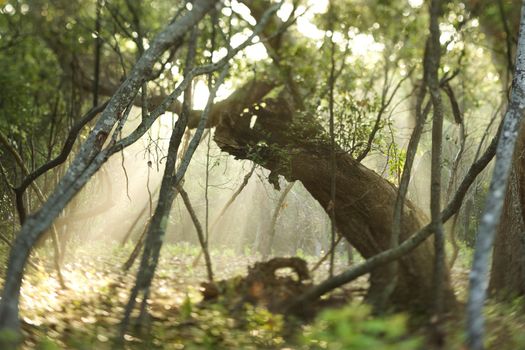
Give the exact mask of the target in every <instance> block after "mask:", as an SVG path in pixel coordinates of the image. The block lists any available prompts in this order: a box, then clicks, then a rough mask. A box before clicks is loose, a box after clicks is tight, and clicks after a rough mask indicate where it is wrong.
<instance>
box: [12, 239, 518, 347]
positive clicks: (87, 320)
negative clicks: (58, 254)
mask: <svg viewBox="0 0 525 350" xmlns="http://www.w3.org/2000/svg"><path fill="white" fill-rule="evenodd" d="M131 249H132V247H131V246H126V247H124V248H121V247H119V246H118V244H116V243H115V244H114V245H111V244H107V243H106V244H99V245H97V244H89V245H87V244H83V245H81V246H80V247H79V248H76V250H75V251H74V254H70V256H69V257H68V258H66V261H65V263H64V266H63V275H64V279H65V280H66V284H67V289H65V290H64V289H62V288H60V286H59V284H58V282H57V281H56V279H55V278H54V271H53V269H52V266H51V264H50V263H49V262H48V261H51V259H50V258H49V257H47V256H46V252H45V250H44V252H42V251H41V252H39V254H38V256H37V257H33V261H34V262H36V265H37V266H38V268H34V267H29V269H28V273H27V274H26V279H25V280H24V284H23V288H22V296H21V317H22V324H23V332H24V335H25V336H26V337H25V341H24V344H23V348H24V349H34V348H40V349H102V350H103V349H113V348H114V343H113V341H114V338H115V336H116V335H117V333H118V329H119V327H118V326H119V323H120V320H121V317H122V314H123V305H125V303H126V302H127V298H128V294H129V290H130V287H131V286H132V285H133V281H134V278H135V273H136V265H137V264H136V263H135V266H134V267H133V268H132V270H131V271H129V272H127V273H124V272H123V271H122V269H121V266H122V264H123V262H124V261H125V260H126V259H127V257H128V255H129V253H130V252H131ZM198 252H199V250H198V248H197V247H195V246H191V245H188V244H167V245H166V246H165V248H163V251H162V258H161V261H160V265H159V268H158V271H157V275H156V278H155V280H154V285H153V288H152V294H151V300H150V302H149V312H150V315H151V322H149V323H148V325H147V326H146V327H143V328H142V330H141V331H137V330H136V329H131V330H130V331H129V332H128V333H127V334H126V336H125V344H124V347H125V348H127V349H321V348H326V349H403V350H408V349H420V348H428V347H427V346H428V345H429V344H430V341H429V340H428V339H425V334H427V333H428V328H426V327H422V326H420V325H418V324H417V321H414V320H412V321H410V320H409V321H408V326H407V325H405V323H407V322H405V321H406V320H407V317H406V316H404V315H393V316H386V317H382V318H378V317H372V316H371V315H370V310H368V309H367V308H366V307H363V306H359V304H358V303H359V302H360V300H361V296H362V293H363V290H364V289H365V288H366V286H367V284H366V278H361V279H359V280H358V281H356V282H354V283H352V284H350V285H349V286H348V287H347V288H346V290H345V291H344V292H343V293H340V295H344V296H345V297H348V299H349V301H348V303H349V305H350V306H348V307H346V308H341V307H340V308H337V309H335V311H327V312H323V313H321V315H320V316H318V318H317V320H313V321H312V320H310V321H308V322H305V321H304V320H298V319H289V320H288V319H285V318H284V317H283V316H281V315H275V314H272V313H270V312H268V311H267V310H266V309H265V308H264V307H260V306H253V305H250V304H244V305H243V306H242V307H241V308H240V309H239V310H236V311H235V312H233V311H232V310H233V309H232V307H231V303H230V304H229V303H228V301H226V300H225V299H224V298H219V300H216V301H208V302H202V295H201V289H202V288H201V286H200V284H201V282H203V281H205V280H206V271H205V268H204V266H197V267H195V268H193V267H192V261H193V259H194V258H195V256H196V255H197V254H198ZM73 255H74V258H73ZM258 258H259V257H258V256H257V254H253V253H252V252H249V251H246V252H243V253H242V254H239V253H238V252H235V251H233V250H231V249H227V248H224V247H223V248H221V249H216V250H212V260H213V262H214V266H215V275H216V279H217V280H221V279H225V280H226V279H228V280H229V281H230V282H226V283H236V282H235V281H237V280H238V279H233V278H234V277H235V276H244V275H246V273H247V271H248V267H249V266H253V265H254V264H255V263H256V261H257V260H258ZM303 258H305V260H306V261H307V262H308V266H309V267H310V268H311V267H312V266H313V265H314V264H315V263H316V262H317V260H318V258H316V257H306V256H303ZM336 261H337V266H336V271H341V270H342V269H344V268H345V264H346V259H345V257H344V256H342V255H341V256H338V259H336ZM467 262H468V255H467V256H465V255H462V257H461V258H460V260H459V261H458V263H457V264H456V266H457V267H455V268H454V270H453V274H452V275H453V284H454V286H455V288H456V290H457V291H458V296H459V299H460V300H462V299H463V300H464V295H465V290H466V286H467V283H468V276H467V271H468V269H467V266H466V264H467ZM327 264H328V263H324V264H323V265H322V266H321V268H320V269H319V270H317V271H316V272H315V273H314V274H313V280H314V282H315V281H319V280H320V279H322V278H324V277H325V276H327V271H328V265H327ZM3 272H4V271H2V273H3ZM226 285H228V284H226ZM350 299H351V300H350ZM237 300H238V299H237ZM487 311H488V314H489V327H490V330H491V332H490V334H491V336H490V337H489V342H490V343H489V345H490V347H489V348H493V346H496V345H497V348H498V350H502V349H519V348H520V345H521V346H523V344H525V339H523V335H521V334H525V317H524V316H522V314H523V312H522V311H523V303H521V301H520V300H517V301H516V302H515V303H514V304H513V305H502V304H497V303H495V302H491V303H490V304H489V305H488V306H487ZM462 322H463V321H462V320H461V317H457V315H451V317H450V319H449V320H448V323H446V326H445V329H446V330H447V339H448V340H449V345H450V347H449V348H450V349H456V348H457V349H461V348H462V347H461V343H462V335H461V329H462ZM406 327H408V328H406ZM339 333H341V334H339ZM520 337H521V338H520ZM374 342H375V343H374Z"/></svg>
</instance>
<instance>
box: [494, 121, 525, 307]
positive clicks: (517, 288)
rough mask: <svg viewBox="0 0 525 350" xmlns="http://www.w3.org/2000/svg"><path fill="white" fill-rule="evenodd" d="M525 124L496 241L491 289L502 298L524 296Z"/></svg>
mask: <svg viewBox="0 0 525 350" xmlns="http://www.w3.org/2000/svg"><path fill="white" fill-rule="evenodd" d="M524 162H525V127H522V128H521V130H520V134H519V138H518V142H517V144H516V151H515V152H514V158H513V160H512V169H511V174H510V178H509V185H508V187H507V193H506V196H505V204H504V206H503V213H502V216H501V222H500V225H499V227H498V232H497V234H496V241H495V243H494V254H493V260H492V271H491V276H490V285H489V289H490V291H491V292H492V293H493V294H498V295H499V296H503V297H516V296H520V295H525V219H524V218H525V164H524Z"/></svg>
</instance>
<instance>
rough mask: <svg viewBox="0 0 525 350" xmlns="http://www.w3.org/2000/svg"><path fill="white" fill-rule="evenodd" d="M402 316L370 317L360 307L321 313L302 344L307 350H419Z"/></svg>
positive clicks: (368, 308) (305, 333)
mask: <svg viewBox="0 0 525 350" xmlns="http://www.w3.org/2000/svg"><path fill="white" fill-rule="evenodd" d="M406 322H407V318H406V316H404V315H401V314H399V315H392V316H384V317H373V316H372V315H371V312H370V307H369V306H365V305H359V304H352V305H348V306H345V307H344V308H342V309H338V310H327V311H324V312H323V313H322V314H321V315H319V317H318V318H317V319H316V321H315V322H314V324H313V325H312V326H309V327H306V330H305V332H304V338H303V342H304V343H305V345H306V346H307V348H309V349H331V350H337V349H346V350H352V349H356V350H357V349H359V350H393V349H403V350H410V349H414V350H415V349H419V348H420V346H421V339H419V338H417V337H409V333H408V330H407V326H406Z"/></svg>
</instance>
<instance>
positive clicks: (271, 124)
mask: <svg viewBox="0 0 525 350" xmlns="http://www.w3.org/2000/svg"><path fill="white" fill-rule="evenodd" d="M292 100H293V99H292V98H291V97H290V96H280V97H279V98H278V99H267V100H265V101H264V103H260V104H255V105H253V106H251V108H249V111H248V112H246V110H244V112H243V113H242V114H235V113H234V112H232V113H230V114H222V118H221V120H220V122H219V124H218V125H217V130H216V133H215V141H216V142H217V144H218V145H219V147H220V148H221V149H222V150H223V151H226V152H228V153H230V154H232V155H234V156H235V157H237V158H241V159H251V160H252V161H254V162H256V163H258V164H260V165H262V166H264V167H266V168H268V169H269V170H270V171H271V175H270V176H269V180H270V181H271V182H272V181H275V179H276V178H277V175H283V176H285V177H286V178H287V180H288V181H295V180H299V181H301V182H302V183H303V185H304V186H305V188H306V189H307V190H308V191H309V192H310V194H311V195H312V196H313V197H314V198H315V199H317V201H319V203H320V204H321V205H322V206H323V207H324V209H325V210H326V211H328V210H329V209H330V208H329V203H330V141H329V138H328V136H327V134H326V133H325V132H324V130H323V128H322V126H321V125H320V124H318V123H317V121H316V120H315V118H314V117H312V116H305V115H303V114H299V113H297V114H295V113H294V110H295V108H294V106H293V103H292V102H291V101H292ZM253 116H256V122H255V125H254V126H253V128H250V121H251V120H252V117H253ZM336 153H337V164H338V168H337V172H336V182H337V189H338V192H337V194H336V203H338V204H337V206H336V208H335V219H336V224H337V227H338V229H339V230H340V232H341V234H342V235H343V236H344V237H345V238H346V239H347V240H348V241H349V242H350V243H351V244H352V245H353V246H354V247H355V248H356V249H357V250H358V251H359V253H360V254H361V255H362V256H363V257H365V258H368V257H371V256H373V255H375V254H377V253H379V252H381V251H383V250H386V249H388V248H389V244H390V234H391V226H392V219H393V208H394V203H395V200H396V195H397V188H396V187H395V186H394V185H393V184H391V183H390V182H388V181H387V180H385V179H383V178H382V177H381V176H379V175H378V174H376V173H375V172H374V171H372V170H370V169H367V168H366V167H364V166H363V165H362V164H360V163H359V162H357V161H356V160H354V159H353V158H352V157H350V156H349V155H348V154H346V153H344V152H342V151H340V150H339V149H337V150H336ZM427 221H428V219H427V217H426V216H425V215H424V214H423V212H422V211H421V210H419V209H418V208H416V207H415V206H414V205H413V204H412V203H411V202H410V201H406V202H405V209H404V216H403V218H402V230H401V231H402V234H401V240H405V239H406V238H407V237H409V236H410V235H411V234H412V233H414V232H416V231H417V230H418V229H419V228H421V227H422V226H423V224H424V223H426V222H427ZM433 255H434V251H433V247H432V244H431V242H430V241H428V242H425V243H424V244H423V245H422V246H421V247H419V248H417V249H416V250H415V251H414V252H412V253H411V254H409V255H408V256H406V257H405V258H403V259H401V263H400V269H399V273H400V275H399V282H398V285H397V287H396V289H395V291H394V293H393V295H392V302H393V305H394V306H396V307H397V308H399V309H405V310H406V309H411V310H414V309H422V310H425V309H427V308H428V307H429V305H431V299H432V295H433V293H432V274H433V272H432V270H433ZM387 272H388V271H387V269H385V268H384V269H381V270H376V271H375V272H374V273H373V276H372V278H371V282H372V286H371V292H372V293H374V292H375V291H378V290H380V289H381V288H384V284H385V282H387V281H388V279H386V278H384V276H385V274H386V275H387ZM444 289H445V296H446V297H445V299H446V303H447V305H451V304H452V303H453V301H454V296H453V293H452V291H451V288H450V284H449V280H448V274H447V278H446V282H445V283H444Z"/></svg>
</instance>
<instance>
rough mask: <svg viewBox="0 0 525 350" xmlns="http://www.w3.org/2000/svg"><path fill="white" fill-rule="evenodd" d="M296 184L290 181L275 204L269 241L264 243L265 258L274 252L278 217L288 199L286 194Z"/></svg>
mask: <svg viewBox="0 0 525 350" xmlns="http://www.w3.org/2000/svg"><path fill="white" fill-rule="evenodd" d="M293 185H294V182H290V183H289V184H288V185H286V187H285V188H284V190H283V192H282V193H281V195H280V196H279V200H278V201H277V205H276V206H275V209H274V211H273V215H272V221H271V222H270V231H269V232H268V235H267V237H266V239H267V241H266V244H265V245H264V249H263V252H262V256H263V260H266V259H268V257H269V256H270V254H271V252H272V247H273V241H274V239H275V229H276V226H277V219H278V218H279V215H280V214H281V211H282V209H283V205H284V201H285V200H286V196H287V195H288V193H289V192H290V191H291V190H292V187H293Z"/></svg>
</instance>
